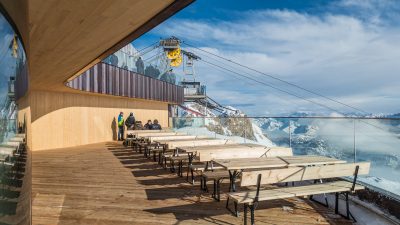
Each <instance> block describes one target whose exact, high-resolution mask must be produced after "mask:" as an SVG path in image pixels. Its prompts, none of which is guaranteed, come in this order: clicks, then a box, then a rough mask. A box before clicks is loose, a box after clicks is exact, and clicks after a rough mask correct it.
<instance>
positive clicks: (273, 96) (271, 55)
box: [153, 0, 400, 115]
mask: <svg viewBox="0 0 400 225" xmlns="http://www.w3.org/2000/svg"><path fill="white" fill-rule="evenodd" d="M399 5H400V4H399V3H398V2H394V1H374V0H371V1H361V0H346V1H339V2H335V3H333V4H332V5H329V6H327V7H326V9H325V11H324V13H321V14H308V13H300V12H296V11H292V10H257V11H245V12H241V13H238V16H237V19H235V20H229V21H222V20H213V21H210V20H191V19H172V20H169V21H167V23H164V24H163V25H162V26H159V27H158V28H157V29H155V30H154V31H153V34H158V35H162V36H172V35H173V36H177V37H179V38H181V39H183V40H185V41H187V42H188V43H191V44H194V45H196V46H198V47H200V48H201V49H204V50H206V51H210V52H213V53H215V54H218V55H220V56H223V57H226V58H229V59H232V60H234V61H236V62H240V63H241V64H244V65H246V66H249V67H251V68H255V69H257V70H260V71H263V72H266V73H269V74H275V75H276V76H278V77H279V78H281V79H284V80H287V81H289V82H292V83H295V84H297V85H299V86H302V87H304V88H307V89H310V90H313V91H315V92H318V93H320V94H323V95H326V96H329V97H330V98H334V99H338V100H341V101H343V102H345V103H348V104H351V105H354V106H355V107H357V108H362V109H365V110H366V111H369V112H373V113H376V112H383V113H391V112H399V111H400V105H399V104H396V102H398V99H399V98H400V92H398V91H396V89H397V88H398V87H399V86H400V79H398V75H399V74H398V71H400V64H399V63H398V59H399V58H400V45H399V44H398V43H400V42H399V41H400V29H399V27H398V26H396V25H395V23H396V22H395V20H396V19H397V18H398V17H397V16H398V14H396V12H395V10H396V9H398V8H399ZM191 50H192V51H194V52H195V53H196V54H199V55H200V56H201V57H202V58H203V59H206V60H208V61H210V62H212V63H215V64H218V65H222V66H223V67H229V68H230V69H232V70H234V71H238V73H241V74H242V73H243V74H244V73H247V75H248V76H252V77H254V78H255V79H256V80H258V81H261V82H265V83H268V84H271V85H274V86H275V87H278V88H281V89H284V90H288V91H290V92H291V93H294V94H295V95H299V96H301V97H304V98H307V99H308V100H311V101H317V102H320V103H322V104H326V105H328V106H329V107H334V108H335V109H338V110H339V111H345V112H348V111H354V110H353V109H349V108H346V107H343V106H342V105H339V104H336V103H333V102H330V101H327V100H326V99H323V98H321V97H318V96H315V95H311V94H309V93H307V92H304V91H302V90H299V89H296V88H293V87H291V86H288V85H286V84H283V83H280V82H277V81H276V80H273V79H271V78H269V77H266V76H263V75H260V74H257V73H254V72H252V71H249V70H246V69H243V68H240V67H238V66H234V65H232V64H230V63H229V62H226V61H223V60H221V59H218V58H215V57H212V56H210V55H208V54H205V53H204V52H201V51H199V50H196V49H191ZM198 64H199V66H198V67H197V74H198V79H199V80H201V81H203V82H205V83H206V84H207V90H208V93H209V94H210V95H211V94H212V95H211V97H212V98H215V99H216V100H217V101H220V102H221V103H224V104H236V105H238V104H239V105H240V104H248V106H243V109H244V110H245V111H246V110H249V111H250V112H246V113H248V114H252V115H265V113H267V112H268V113H278V112H279V113H281V112H292V111H297V110H302V109H303V110H304V109H306V110H308V111H315V112H325V111H326V112H329V111H330V110H328V109H323V108H321V106H318V105H316V104H312V103H310V102H307V101H304V100H299V99H296V98H295V97H293V96H289V95H287V94H285V93H282V92H279V91H277V90H274V89H272V88H270V87H266V86H263V85H261V84H257V83H255V82H254V81H246V80H245V79H244V78H240V77H238V76H237V75H234V74H232V73H230V72H228V71H220V70H218V69H217V68H213V67H211V66H209V65H207V64H204V63H198ZM253 105H255V106H253Z"/></svg>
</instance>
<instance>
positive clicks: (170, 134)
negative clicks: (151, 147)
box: [136, 132, 185, 138]
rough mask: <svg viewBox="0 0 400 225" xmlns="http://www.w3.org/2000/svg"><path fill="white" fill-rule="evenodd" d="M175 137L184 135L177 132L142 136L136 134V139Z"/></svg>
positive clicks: (144, 134)
mask: <svg viewBox="0 0 400 225" xmlns="http://www.w3.org/2000/svg"><path fill="white" fill-rule="evenodd" d="M177 135H185V133H178V132H162V133H143V134H136V137H138V138H147V137H163V136H177Z"/></svg>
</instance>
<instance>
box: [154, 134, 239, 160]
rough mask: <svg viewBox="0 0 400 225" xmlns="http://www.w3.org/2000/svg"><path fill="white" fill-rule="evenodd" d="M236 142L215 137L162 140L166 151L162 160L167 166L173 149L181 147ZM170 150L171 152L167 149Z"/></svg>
mask: <svg viewBox="0 0 400 225" xmlns="http://www.w3.org/2000/svg"><path fill="white" fill-rule="evenodd" d="M233 143H235V142H234V141H232V140H226V139H215V138H204V139H196V140H175V141H165V142H161V144H163V145H164V152H163V154H162V158H163V159H162V161H164V163H165V166H166V165H167V160H169V159H170V158H171V157H172V156H174V154H173V152H171V150H172V151H175V150H176V149H177V148H179V147H197V146H208V145H226V144H233ZM168 150H170V153H167V151H168Z"/></svg>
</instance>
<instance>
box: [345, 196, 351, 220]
mask: <svg viewBox="0 0 400 225" xmlns="http://www.w3.org/2000/svg"><path fill="white" fill-rule="evenodd" d="M345 197H346V219H348V220H349V219H350V210H349V193H348V192H346V194H345Z"/></svg>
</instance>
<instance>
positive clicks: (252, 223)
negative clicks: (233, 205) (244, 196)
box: [250, 205, 255, 225]
mask: <svg viewBox="0 0 400 225" xmlns="http://www.w3.org/2000/svg"><path fill="white" fill-rule="evenodd" d="M250 221H251V225H254V224H255V223H254V205H250Z"/></svg>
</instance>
